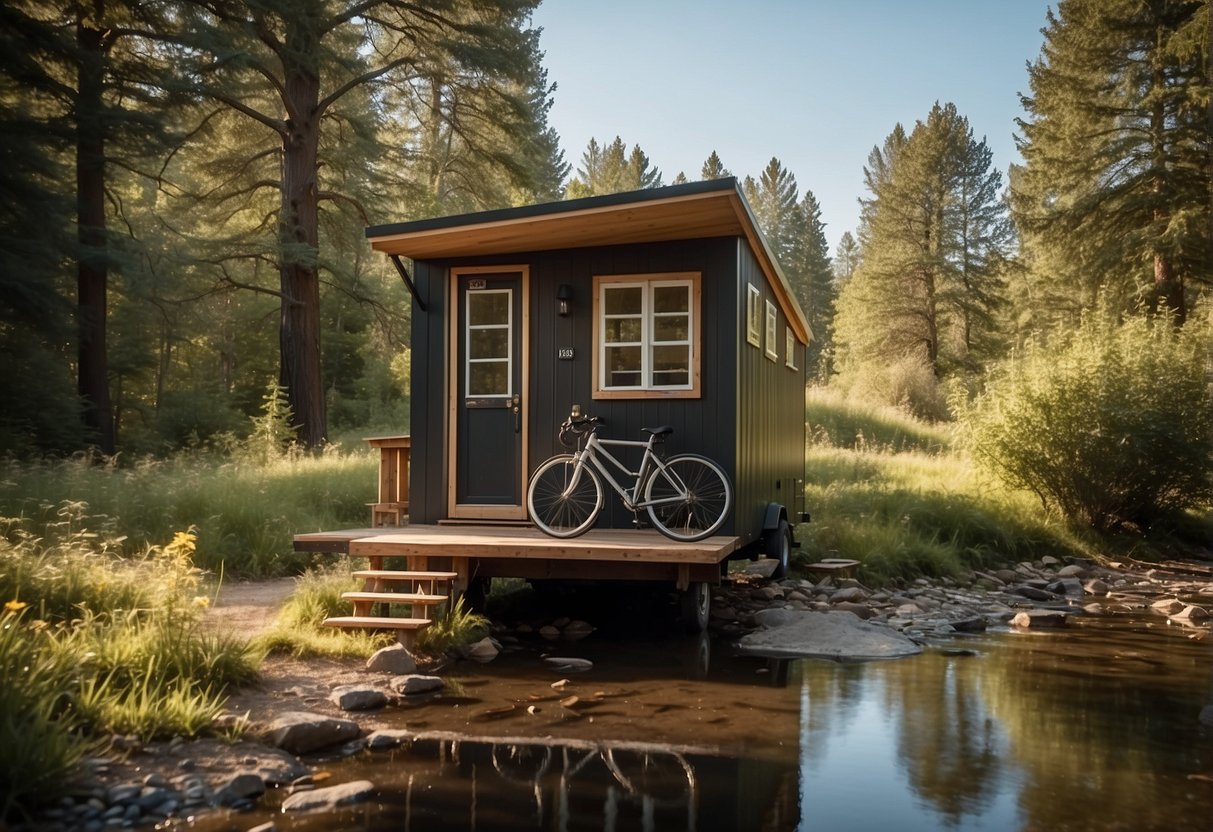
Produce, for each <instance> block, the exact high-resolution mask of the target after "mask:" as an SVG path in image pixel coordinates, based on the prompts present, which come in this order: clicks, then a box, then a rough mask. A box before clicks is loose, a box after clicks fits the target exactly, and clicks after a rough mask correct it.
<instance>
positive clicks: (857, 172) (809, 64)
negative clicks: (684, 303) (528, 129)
mask: <svg viewBox="0 0 1213 832" xmlns="http://www.w3.org/2000/svg"><path fill="white" fill-rule="evenodd" d="M1049 6H1050V4H1049V3H1048V2H1047V0H800V2H796V1H795V0H749V2H723V0H698V1H696V0H545V2H544V3H543V5H541V6H540V8H539V10H538V11H537V12H536V13H535V16H534V25H536V26H539V27H542V28H543V35H542V38H541V41H540V48H541V49H542V50H543V51H544V52H545V53H546V57H545V59H544V65H545V66H546V67H547V68H548V74H549V80H550V81H554V82H556V84H557V90H556V95H555V104H554V106H553V108H552V111H551V113H550V120H551V124H552V126H554V127H555V128H556V130H557V131H558V132H559V133H560V137H561V142H562V146H563V148H564V152H565V158H566V159H567V160H568V161H569V162H570V163H571V164H572V165H573V167H574V170H576V167H577V165H578V164H579V162H580V160H581V154H582V152H583V151H584V150H585V146H586V144H587V143H588V142H589V140H590V138H591V137H596V138H598V139H599V141H603V140H606V141H610V140H612V139H614V137H615V136H616V135H619V136H620V137H622V139H623V140H624V141H625V142H626V143H627V145H628V146H629V148H630V147H631V146H632V145H634V144H639V145H640V146H641V148H642V149H643V150H644V152H645V153H647V154H648V155H649V158H650V159H651V160H652V163H653V164H654V165H656V166H657V167H658V168H659V169H660V170H661V173H662V177H663V181H664V182H665V183H667V184H668V183H670V182H672V181H673V179H674V177H675V176H676V175H677V174H678V172H679V171H683V172H685V173H686V175H687V177H688V178H689V179H692V180H694V179H698V178H699V170H700V167H701V166H702V165H703V161H704V159H706V158H707V157H708V154H709V153H711V152H712V150H713V149H714V150H716V152H717V153H719V154H720V157H721V159H722V160H723V162H724V164H725V167H727V168H728V169H729V170H730V171H732V172H733V173H734V174H735V175H737V176H738V177H744V176H745V175H747V174H749V175H753V176H757V175H758V174H759V173H760V172H761V170H762V169H763V167H765V166H766V164H767V162H768V161H769V160H770V158H771V157H772V156H777V157H779V159H780V160H781V161H782V162H783V164H784V167H786V168H787V169H788V170H790V171H791V172H792V173H793V174H794V175H795V176H796V181H797V184H798V185H799V186H800V189H801V193H802V194H803V192H804V190H805V189H806V188H807V189H809V190H811V191H813V194H814V195H815V196H816V197H817V201H818V202H819V203H820V204H821V207H822V219H823V220H824V221H825V223H826V237H827V239H828V240H829V242H830V254H831V255H832V254H833V253H834V246H835V245H836V244H837V242H838V238H839V237H841V236H842V233H843V232H844V231H848V230H850V231H853V230H854V228H855V226H856V224H857V222H858V216H859V209H858V205H857V202H856V200H857V199H858V198H859V197H860V196H862V195H863V194H864V188H863V167H864V164H865V163H866V160H867V156H868V153H869V152H870V151H871V149H872V147H873V146H874V145H877V144H880V143H882V142H883V141H884V139H885V137H886V136H887V135H888V134H889V133H890V131H892V129H893V126H894V125H895V124H897V123H898V122H901V123H902V124H904V125H905V126H906V128H907V129H909V128H911V127H912V126H913V124H914V122H915V121H917V120H918V119H921V118H924V117H925V116H926V114H927V112H928V111H929V110H930V109H931V106H932V105H933V104H934V103H935V102H936V101H940V102H947V101H951V102H953V103H954V104H956V106H957V109H958V110H959V111H960V113H961V114H962V115H964V116H966V117H968V119H969V123H970V125H971V126H972V128H973V132H974V134H975V135H976V137H977V138H978V139H981V138H982V137H984V138H985V139H986V140H987V141H988V143H989V145H990V148H991V150H992V151H993V153H994V164H995V165H996V166H997V167H998V169H999V170H1001V171H1002V172H1003V174H1004V181H1005V173H1006V169H1007V167H1008V166H1009V165H1010V164H1011V163H1012V162H1015V161H1018V155H1017V153H1016V151H1015V144H1014V140H1013V135H1014V133H1015V129H1016V128H1015V122H1014V119H1015V118H1016V117H1018V116H1021V115H1022V109H1021V107H1020V104H1019V97H1018V94H1019V93H1021V92H1027V90H1028V85H1027V72H1026V69H1025V65H1026V63H1027V62H1028V61H1032V60H1035V59H1036V58H1037V56H1038V55H1039V53H1040V47H1041V44H1042V36H1041V34H1040V29H1041V28H1042V27H1043V26H1044V24H1045V12H1046V10H1047V9H1048V8H1049Z"/></svg>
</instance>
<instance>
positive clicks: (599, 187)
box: [565, 136, 661, 199]
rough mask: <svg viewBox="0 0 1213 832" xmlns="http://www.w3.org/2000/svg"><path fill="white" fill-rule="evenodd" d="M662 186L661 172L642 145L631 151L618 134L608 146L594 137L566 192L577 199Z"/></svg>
mask: <svg viewBox="0 0 1213 832" xmlns="http://www.w3.org/2000/svg"><path fill="white" fill-rule="evenodd" d="M660 187H661V171H660V170H658V169H657V168H655V167H653V166H652V162H651V161H650V160H649V157H648V156H647V155H646V154H645V152H644V151H643V150H641V149H640V145H638V144H637V145H632V150H631V151H630V152H629V151H628V149H627V145H626V144H625V143H624V141H623V139H622V138H620V137H619V136H616V137H615V140H614V141H612V142H611V143H610V144H608V145H606V146H605V147H603V146H602V145H599V144H598V141H597V139H593V138H591V139H590V142H589V144H588V145H587V146H586V149H585V152H584V153H583V154H582V155H581V165H580V166H579V167H578V168H577V176H576V177H575V178H574V179H573V180H572V181H571V182H569V184H568V187H567V188H566V190H565V195H566V196H567V197H568V198H569V199H577V198H580V197H587V196H601V195H603V194H617V193H621V192H623V191H637V190H641V189H644V188H660Z"/></svg>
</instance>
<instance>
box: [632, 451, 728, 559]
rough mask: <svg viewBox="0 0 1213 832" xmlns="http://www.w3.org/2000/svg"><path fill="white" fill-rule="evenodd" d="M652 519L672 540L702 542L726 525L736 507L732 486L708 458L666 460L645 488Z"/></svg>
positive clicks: (688, 455) (674, 458) (659, 529)
mask: <svg viewBox="0 0 1213 832" xmlns="http://www.w3.org/2000/svg"><path fill="white" fill-rule="evenodd" d="M644 499H645V502H646V503H650V502H652V503H657V504H656V505H649V506H647V510H648V512H649V519H650V520H652V521H653V525H654V526H655V527H656V528H657V530H658V531H659V532H661V533H662V534H664V535H665V536H666V537H668V538H670V539H671V540H682V541H692V540H702V539H703V538H705V537H709V536H711V535H712V534H715V533H716V531H717V530H718V529H719V528H720V527H721V526H723V525H724V521H725V520H727V519H728V517H729V511H731V510H732V508H733V486H731V485H730V484H729V478H728V477H727V476H725V473H724V471H723V470H722V469H721V467H720V466H719V465H717V464H716V463H715V462H713V461H712V460H710V459H708V458H707V457H702V456H697V455H695V454H682V455H681V456H675V457H671V458H670V459H668V460H666V462H665V468H664V469H662V468H658V469H656V470H655V471H653V474H652V476H650V477H649V481H648V482H647V483H645V486H644Z"/></svg>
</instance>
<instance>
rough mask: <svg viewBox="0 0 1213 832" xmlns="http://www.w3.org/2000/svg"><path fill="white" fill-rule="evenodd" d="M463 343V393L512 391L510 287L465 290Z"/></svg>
mask: <svg viewBox="0 0 1213 832" xmlns="http://www.w3.org/2000/svg"><path fill="white" fill-rule="evenodd" d="M466 297H467V301H466V302H467V312H466V316H467V325H466V332H465V339H466V343H465V345H464V355H465V356H466V358H465V365H466V366H465V373H464V378H465V387H466V390H465V395H467V396H509V395H511V394H512V393H513V390H512V386H513V375H514V374H513V372H512V369H513V359H514V356H513V354H512V353H513V349H512V347H513V345H512V344H511V338H510V333H511V331H512V328H513V316H514V303H513V290H512V289H475V290H471V289H469V290H468V292H467V295H466Z"/></svg>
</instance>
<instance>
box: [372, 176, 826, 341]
mask: <svg viewBox="0 0 1213 832" xmlns="http://www.w3.org/2000/svg"><path fill="white" fill-rule="evenodd" d="M366 236H367V238H368V239H369V240H370V242H371V248H373V249H374V250H375V251H381V252H383V253H385V254H388V255H393V256H397V257H408V258H410V259H412V260H438V259H449V258H455V257H472V256H479V255H501V254H517V253H521V252H527V251H552V250H556V249H570V248H587V247H590V246H606V245H621V244H627V243H655V242H666V241H670V240H695V239H706V238H710V237H744V238H745V239H746V240H747V241H748V242H749V244H750V248H751V249H752V250H753V252H754V256H755V257H756V258H757V259H758V263H759V265H760V266H761V267H762V270H763V273H764V274H765V275H766V277H767V280H768V281H769V282H770V284H771V286H772V288H773V289H774V292H775V296H776V298H777V299H778V301H779V305H780V308H781V309H782V310H783V313H784V315H785V316H786V317H787V319H788V321H789V322H790V324H791V327H792V331H793V332H795V333H796V337H797V338H798V339H799V340H800V342H801V343H802V344H807V343H808V342H809V339H810V338H812V337H813V336H812V333H811V331H810V330H809V324H808V321H807V320H806V319H805V316H804V312H803V311H802V310H801V308H800V304H799V303H797V301H796V297H795V295H794V294H793V293H792V290H791V287H790V285H789V284H788V280H787V278H786V277H785V276H784V274H783V270H782V269H780V267H779V264H778V263H777V262H776V260H775V257H774V255H773V254H772V253H771V250H770V248H769V246H768V245H767V243H766V240H765V239H764V238H763V236H762V232H761V231H759V229H758V222H757V220H755V218H754V214H753V212H752V211H751V210H750V207H749V205H748V204H747V203H746V201H745V197H743V196H742V193H741V190H740V188H738V186H737V180H736V179H735V178H733V177H727V178H724V179H714V180H707V181H704V182H690V183H687V184H685V185H671V186H669V187H665V188H650V189H646V190H642V191H629V192H627V193H620V194H608V195H606V196H593V197H586V198H584V199H571V200H567V201H565V202H547V203H542V204H539V205H527V206H523V207H521V208H504V209H500V210H496V211H481V212H477V213H473V214H460V215H457V216H451V217H437V218H434V219H428V220H417V221H415V222H405V223H394V224H390V225H377V226H372V227H370V228H368V229H367V230H366Z"/></svg>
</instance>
